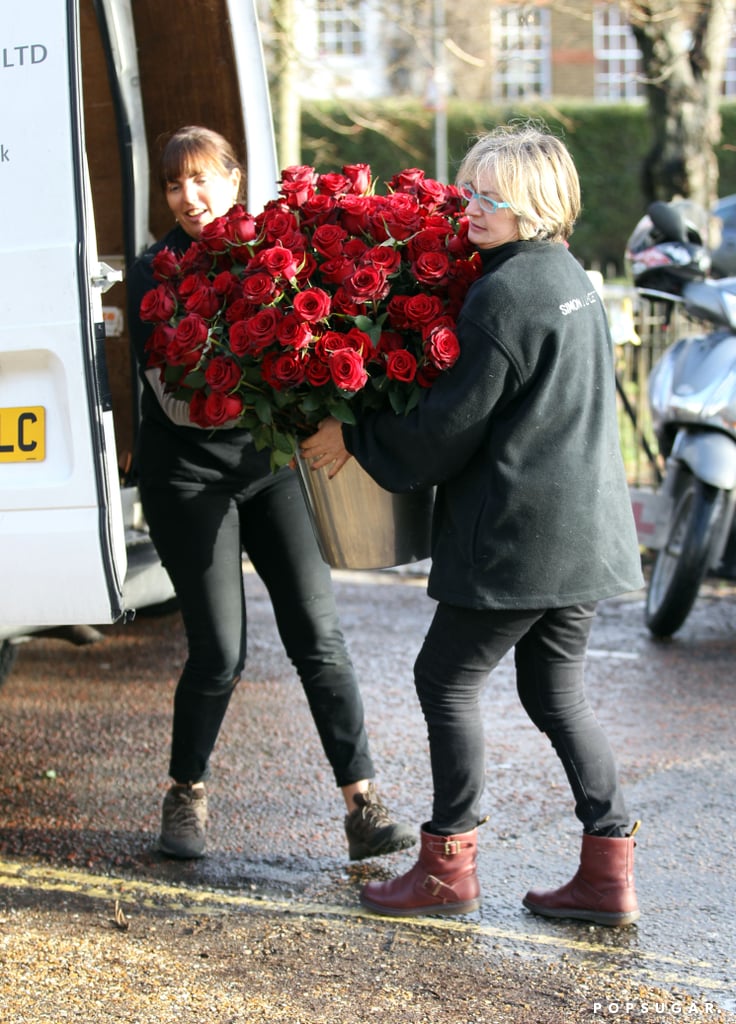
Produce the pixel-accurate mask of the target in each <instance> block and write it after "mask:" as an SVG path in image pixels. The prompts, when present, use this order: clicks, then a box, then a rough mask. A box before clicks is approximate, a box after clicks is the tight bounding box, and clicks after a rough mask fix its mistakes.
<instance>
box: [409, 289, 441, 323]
mask: <svg viewBox="0 0 736 1024" xmlns="http://www.w3.org/2000/svg"><path fill="white" fill-rule="evenodd" d="M404 314H405V315H406V318H407V321H408V322H409V324H411V325H413V326H414V327H422V326H423V325H424V324H430V323H432V321H433V320H436V319H437V317H439V316H441V315H442V300H441V299H440V298H438V297H437V296H436V295H426V294H419V295H410V296H409V297H408V299H407V300H406V303H405V305H404Z"/></svg>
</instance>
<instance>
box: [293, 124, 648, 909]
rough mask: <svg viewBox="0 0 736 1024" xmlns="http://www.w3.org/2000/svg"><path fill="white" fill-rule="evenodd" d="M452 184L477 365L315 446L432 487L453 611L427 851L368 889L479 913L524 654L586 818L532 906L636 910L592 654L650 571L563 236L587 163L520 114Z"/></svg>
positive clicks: (384, 476) (432, 686)
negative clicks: (487, 701)
mask: <svg viewBox="0 0 736 1024" xmlns="http://www.w3.org/2000/svg"><path fill="white" fill-rule="evenodd" d="M457 181H458V185H459V187H460V190H461V192H462V194H463V196H464V197H465V199H466V200H467V204H468V205H467V217H468V239H469V240H470V241H471V242H472V243H474V244H475V246H476V247H477V249H478V251H479V253H480V256H481V260H482V264H483V273H482V275H481V277H480V278H479V279H478V281H476V282H475V283H474V284H473V285H472V286H471V288H470V291H469V292H468V294H467V296H466V298H465V302H464V304H463V308H462V311H461V313H460V317H459V319H458V324H457V335H458V340H459V342H460V357H459V358H458V360H457V362H456V363H455V364H454V366H453V367H452V368H451V369H450V370H448V371H447V372H446V373H443V374H442V375H441V376H440V377H439V378H438V379H437V380H436V381H435V383H434V385H433V387H432V388H430V389H429V390H427V391H425V392H424V394H423V396H422V398H421V399H420V402H419V404H418V406H417V407H416V408H414V409H413V410H412V411H411V412H410V413H409V414H408V415H406V416H394V415H392V414H391V413H388V414H386V413H368V414H366V415H365V416H362V417H361V418H360V419H359V421H358V423H357V425H356V426H348V425H342V424H340V423H338V422H337V420H325V421H324V423H323V424H322V425H321V426H320V430H319V431H318V432H317V433H316V434H313V435H312V436H311V437H309V438H307V439H306V440H305V441H304V442H303V443H302V453H303V454H304V455H305V456H306V457H308V458H310V459H312V461H313V465H314V468H315V469H319V468H321V467H323V466H328V465H332V470H331V472H332V475H334V473H335V472H337V471H339V469H340V468H341V467H342V465H343V464H344V463H345V461H346V460H347V459H348V458H350V455H351V454H352V455H354V456H355V457H356V458H357V459H358V461H359V462H360V463H361V465H362V466H363V468H364V469H366V470H367V471H368V472H369V473H370V474H371V475H372V476H373V477H374V478H375V479H376V480H377V481H378V483H379V484H381V485H382V486H383V487H385V488H386V489H388V490H390V491H410V490H414V489H417V488H424V487H428V486H431V485H433V484H434V485H437V497H436V501H435V512H434V522H433V528H432V541H433V542H432V569H431V573H430V577H429V585H428V591H429V595H430V596H431V597H433V598H434V599H435V600H436V601H437V602H438V604H437V609H436V611H435V614H434V618H433V621H432V624H431V626H430V628H429V632H428V634H427V636H426V639H425V641H424V645H423V647H422V649H421V651H420V653H419V656H418V658H417V661H416V665H415V669H414V672H415V684H416V689H417V693H418V696H419V701H420V703H421V706H422V711H423V713H424V717H425V720H426V723H427V731H428V735H429V747H430V758H431V766H432V781H433V786H434V801H433V808H432V817H431V819H430V820H429V821H428V822H427V823H426V824H425V825H424V826H423V827H422V832H421V852H420V855H419V861H418V863H417V864H416V865H415V866H414V867H413V868H412V869H411V870H410V871H409V872H408V873H407V874H406V875H402V876H401V877H400V878H396V879H394V880H392V881H390V882H369V883H368V885H367V886H366V887H365V889H364V890H363V894H362V900H363V904H364V905H365V906H366V907H368V908H369V909H371V910H375V911H378V912H380V913H386V914H395V915H409V914H432V913H440V914H462V913H466V912H468V911H471V910H475V909H476V908H477V907H478V905H479V897H480V886H479V884H478V878H477V873H476V866H475V865H476V847H477V831H478V829H477V826H478V824H479V819H480V816H481V815H480V801H481V794H482V791H483V784H484V739H483V728H482V721H481V715H480V708H479V702H480V695H481V692H482V689H483V687H484V685H485V683H486V680H487V677H488V674H489V673H490V672H491V671H492V669H493V668H495V666H496V665H497V664H498V663H499V661H500V660H501V659H502V658H503V657H504V655H505V654H506V653H507V652H508V651H510V650H511V649H513V650H514V658H515V664H516V681H517V689H518V693H519V697H520V699H521V702H522V704H523V706H524V709H525V710H526V712H527V714H528V715H529V717H530V718H531V720H532V722H534V724H535V725H536V726H537V728H538V729H539V730H540V731H541V732H543V733H545V734H546V736H547V737H548V739H549V740H550V742H551V744H552V746H553V747H554V749H555V751H556V753H557V755H558V756H559V758H560V761H561V762H562V766H563V768H564V771H565V773H566V775H567V778H568V781H569V784H570V787H571V790H572V794H573V799H574V806H575V813H576V815H577V817H578V819H579V821H580V822H581V824H582V827H583V837H582V850H581V856H580V867H579V869H578V871H577V873H576V874H575V876H574V878H573V879H572V881H571V882H569V883H567V884H566V885H563V886H562V887H561V888H559V889H554V890H551V891H530V892H528V893H527V894H526V896H525V898H524V901H523V902H524V905H525V906H526V907H527V908H528V909H529V910H531V911H533V912H534V913H537V914H542V915H546V916H549V917H572V918H579V919H582V920H587V921H594V922H596V923H597V924H604V925H620V924H629V923H630V922H632V921H635V920H636V919H637V918H638V916H639V910H638V906H637V901H636V893H635V890H634V879H633V850H634V840H633V837H632V836H633V832H632V831H629V824H628V815H627V812H626V808H625V806H624V800H623V795H622V793H621V787H620V784H619V779H618V774H617V769H616V764H615V761H614V756H613V752H612V750H611V747H610V745H609V742H608V739H607V737H606V734H605V732H604V731H603V729H602V728H601V726H600V724H599V722H598V721H597V719H596V717H595V715H594V713H593V710H592V708H591V706H590V704H589V702H588V699H587V697H586V694H585V688H584V682H583V666H584V662H585V655H586V650H587V645H588V637H589V634H590V629H591V625H592V623H593V617H594V615H595V607H596V602H597V601H598V600H600V599H601V598H606V597H611V596H613V595H615V594H619V593H623V592H626V591H631V590H636V589H638V588H639V587H640V586H642V584H643V580H642V575H641V563H640V558H639V549H638V545H637V539H636V530H635V527H634V519H633V515H632V511H631V501H630V498H629V492H628V487H627V484H626V477H625V475H624V467H623V460H622V458H621V452H620V448H619V435H618V422H617V412H616V393H615V373H614V364H613V348H612V343H611V337H610V333H609V330H608V323H607V320H606V313H605V310H604V308H603V304H602V302H601V299H600V297H599V296H598V294H597V293H596V291H595V289H594V288H593V286H592V284H591V283H590V280H589V279H588V276H587V275H586V273H585V271H584V270H583V269H582V268H581V267H580V265H579V264H578V262H577V261H576V260H575V258H574V257H573V256H572V255H571V253H570V252H569V250H568V248H567V245H566V241H567V238H568V237H569V235H570V233H571V231H572V228H573V224H574V223H575V220H576V218H577V216H578V213H579V210H580V185H579V182H578V176H577V172H576V170H575V166H574V164H573V161H572V159H571V157H570V155H569V153H568V151H567V149H566V148H565V146H564V145H563V144H562V143H561V142H560V140H559V139H557V138H555V137H553V136H551V135H549V134H548V133H546V132H545V131H542V130H540V129H539V128H537V127H536V126H534V125H522V126H519V127H515V128H511V127H509V128H505V127H502V128H498V129H496V130H495V131H493V132H491V133H490V134H489V135H486V136H484V137H483V138H481V139H480V140H479V141H478V142H477V143H476V144H475V146H473V148H472V149H471V150H470V151H469V153H468V154H467V155H466V157H465V159H464V160H463V162H462V164H461V166H460V170H459V172H458V176H457Z"/></svg>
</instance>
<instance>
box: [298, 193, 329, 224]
mask: <svg viewBox="0 0 736 1024" xmlns="http://www.w3.org/2000/svg"><path fill="white" fill-rule="evenodd" d="M335 206H336V200H335V198H334V196H328V195H316V196H312V197H311V199H307V201H306V202H305V203H304V205H303V206H301V207H300V209H299V223H300V225H301V227H302V228H310V227H312V225H314V224H326V223H327V221H328V220H329V219H330V215H331V213H332V211H333V210H334V209H335Z"/></svg>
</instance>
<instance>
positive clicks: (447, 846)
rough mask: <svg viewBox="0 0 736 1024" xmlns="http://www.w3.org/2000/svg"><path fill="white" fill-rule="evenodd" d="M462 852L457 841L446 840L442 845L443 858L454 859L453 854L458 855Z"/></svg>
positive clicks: (460, 844) (460, 845)
mask: <svg viewBox="0 0 736 1024" xmlns="http://www.w3.org/2000/svg"><path fill="white" fill-rule="evenodd" d="M461 850H462V843H460V842H459V841H458V840H457V839H446V840H445V842H444V843H443V844H442V852H443V853H444V855H445V857H454V856H455V854H457V853H460V851H461Z"/></svg>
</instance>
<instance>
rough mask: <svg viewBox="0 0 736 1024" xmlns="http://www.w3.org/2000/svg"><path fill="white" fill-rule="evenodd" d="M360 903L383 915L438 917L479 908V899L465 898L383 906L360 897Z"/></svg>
mask: <svg viewBox="0 0 736 1024" xmlns="http://www.w3.org/2000/svg"><path fill="white" fill-rule="evenodd" d="M360 902H361V905H362V906H364V907H365V908H366V910H371V911H373V913H374V914H383V915H384V916H385V917H426V916H429V915H439V916H440V917H453V916H454V915H455V914H472V913H473V912H474V911H476V910H480V900H479V899H475V900H465V902H464V903H437V904H435V905H433V906H430V907H407V908H403V907H383V906H381V904H380V903H373V902H372V901H371V900H368V899H365V898H364V897H363V896H361V897H360Z"/></svg>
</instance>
